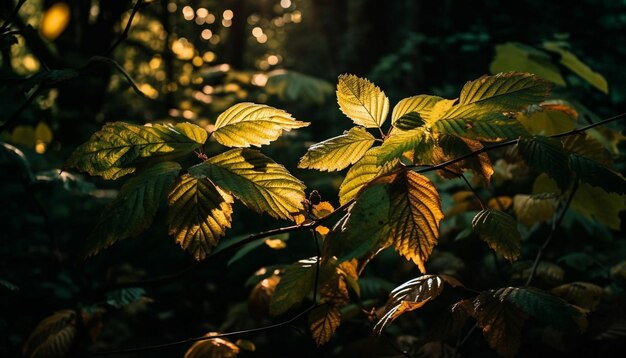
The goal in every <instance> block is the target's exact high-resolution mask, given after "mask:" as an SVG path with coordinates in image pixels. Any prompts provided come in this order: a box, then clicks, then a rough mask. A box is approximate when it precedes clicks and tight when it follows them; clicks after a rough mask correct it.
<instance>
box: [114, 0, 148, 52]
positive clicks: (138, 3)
mask: <svg viewBox="0 0 626 358" xmlns="http://www.w3.org/2000/svg"><path fill="white" fill-rule="evenodd" d="M142 5H143V0H137V1H136V2H135V6H133V10H132V11H131V13H130V17H129V18H128V21H127V22H126V27H125V28H124V32H122V34H121V35H120V36H119V37H118V38H117V40H115V42H114V43H113V45H111V47H109V49H108V50H107V52H105V53H104V55H105V56H109V55H110V54H111V53H113V51H114V50H115V48H117V46H119V44H120V43H122V41H124V40H125V39H126V38H128V33H129V32H130V27H131V25H132V24H133V19H134V18H135V15H137V12H138V11H139V9H140V8H141V6H142Z"/></svg>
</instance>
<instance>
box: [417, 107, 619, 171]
mask: <svg viewBox="0 0 626 358" xmlns="http://www.w3.org/2000/svg"><path fill="white" fill-rule="evenodd" d="M625 117H626V113H622V114H618V115H616V116H614V117H611V118H607V119H604V120H601V121H599V122H596V123H592V124H590V125H587V126H584V127H580V128H577V129H573V130H571V131H568V132H563V133H558V134H553V135H550V136H548V137H551V138H561V137H566V136H570V135H574V134H578V133H581V132H585V131H587V130H589V129H591V128H594V127H597V126H600V125H603V124H607V123H610V122H614V121H616V120H618V119H622V118H625ZM518 141H519V139H511V140H507V141H504V142H500V143H496V144H493V145H489V146H486V147H482V148H481V149H478V150H475V151H473V152H469V153H467V154H464V155H462V156H460V157H457V158H454V159H450V160H448V161H445V162H443V163H439V164H437V165H433V166H432V167H429V168H425V169H420V170H417V171H416V173H427V172H431V171H434V170H439V169H442V168H445V167H447V166H449V165H452V164H454V163H458V162H460V161H462V160H465V159H467V158H471V157H474V156H477V155H479V154H482V153H485V152H490V151H492V150H495V149H499V148H504V147H508V146H511V145H514V144H517V142H518ZM419 166H420V165H410V166H408V167H419Z"/></svg>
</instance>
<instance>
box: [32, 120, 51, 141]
mask: <svg viewBox="0 0 626 358" xmlns="http://www.w3.org/2000/svg"><path fill="white" fill-rule="evenodd" d="M35 138H36V139H37V140H38V141H42V142H43V143H45V144H50V143H51V142H52V130H51V129H50V127H48V125H47V124H46V122H39V123H37V127H35Z"/></svg>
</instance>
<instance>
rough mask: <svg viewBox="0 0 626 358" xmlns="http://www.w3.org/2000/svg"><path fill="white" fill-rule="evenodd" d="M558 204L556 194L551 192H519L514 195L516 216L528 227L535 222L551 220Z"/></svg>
mask: <svg viewBox="0 0 626 358" xmlns="http://www.w3.org/2000/svg"><path fill="white" fill-rule="evenodd" d="M557 204H558V202H557V200H556V196H555V195H550V194H535V195H522V194H518V195H515V196H514V197H513V211H514V212H515V216H517V220H518V221H519V222H520V223H522V224H523V225H524V226H526V227H528V228H530V227H531V226H533V224H535V223H541V222H545V221H548V220H550V219H551V218H552V217H553V216H554V212H555V211H556V207H557Z"/></svg>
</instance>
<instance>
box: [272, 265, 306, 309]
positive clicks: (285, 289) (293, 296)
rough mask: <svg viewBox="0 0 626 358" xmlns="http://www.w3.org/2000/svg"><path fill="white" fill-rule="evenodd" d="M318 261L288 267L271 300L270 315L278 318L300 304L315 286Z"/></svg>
mask: <svg viewBox="0 0 626 358" xmlns="http://www.w3.org/2000/svg"><path fill="white" fill-rule="evenodd" d="M316 266H317V259H316V258H310V259H304V260H300V261H298V262H296V263H295V264H292V265H290V266H288V267H287V268H286V269H285V273H284V274H283V275H282V276H281V278H280V282H278V285H277V286H276V290H275V291H274V294H273V295H272V297H271V300H270V314H271V315H272V316H278V315H280V314H283V313H285V312H287V311H288V310H289V309H290V308H292V307H293V306H295V305H297V304H299V303H300V302H302V300H304V298H305V297H306V296H307V295H308V294H309V293H310V292H311V290H312V289H313V286H314V284H315V272H316Z"/></svg>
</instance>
